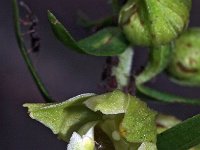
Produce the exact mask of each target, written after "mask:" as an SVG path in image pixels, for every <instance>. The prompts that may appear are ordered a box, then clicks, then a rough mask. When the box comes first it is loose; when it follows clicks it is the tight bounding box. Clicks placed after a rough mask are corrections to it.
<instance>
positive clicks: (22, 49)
mask: <svg viewBox="0 0 200 150" xmlns="http://www.w3.org/2000/svg"><path fill="white" fill-rule="evenodd" d="M13 15H14V16H13V17H14V25H15V26H14V28H15V34H16V38H17V43H18V46H19V48H20V52H21V54H22V56H23V58H24V61H25V63H26V65H27V67H28V69H29V71H30V73H31V75H32V77H33V79H34V81H35V83H36V85H37V87H38V89H39V91H40V93H41V94H42V96H43V97H44V99H45V101H46V102H53V99H52V98H51V97H50V96H49V94H48V92H47V90H46V88H45V86H44V85H43V83H42V81H41V79H40V77H39V75H38V74H37V72H36V70H35V68H34V66H33V64H32V62H31V60H30V58H29V56H28V52H27V48H26V46H25V44H24V41H23V38H22V34H21V29H20V22H19V9H18V6H17V1H16V0H13Z"/></svg>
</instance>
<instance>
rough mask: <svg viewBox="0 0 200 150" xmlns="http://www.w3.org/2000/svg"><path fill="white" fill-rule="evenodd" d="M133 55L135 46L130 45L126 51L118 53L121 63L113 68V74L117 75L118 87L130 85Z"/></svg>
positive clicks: (122, 87)
mask: <svg viewBox="0 0 200 150" xmlns="http://www.w3.org/2000/svg"><path fill="white" fill-rule="evenodd" d="M133 56H134V51H133V48H132V47H128V48H127V49H126V51H125V52H124V53H122V54H120V55H118V58H119V63H118V65H117V66H113V68H112V75H113V76H115V77H116V81H117V88H118V89H121V90H123V89H124V87H127V86H128V85H129V81H130V76H131V68H132V60H133Z"/></svg>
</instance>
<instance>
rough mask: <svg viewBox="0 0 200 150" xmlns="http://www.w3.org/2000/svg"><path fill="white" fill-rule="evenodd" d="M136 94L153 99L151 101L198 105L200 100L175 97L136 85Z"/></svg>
mask: <svg viewBox="0 0 200 150" xmlns="http://www.w3.org/2000/svg"><path fill="white" fill-rule="evenodd" d="M137 92H138V94H140V95H145V96H147V97H149V98H153V100H156V101H161V102H166V103H183V104H191V105H200V99H194V98H186V97H182V96H177V95H173V94H169V93H166V92H161V91H157V90H155V89H152V88H149V87H146V86H144V85H137Z"/></svg>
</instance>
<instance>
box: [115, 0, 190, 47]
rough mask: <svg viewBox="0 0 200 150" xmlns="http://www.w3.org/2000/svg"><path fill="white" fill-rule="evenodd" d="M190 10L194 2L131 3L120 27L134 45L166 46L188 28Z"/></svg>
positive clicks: (125, 8) (149, 0)
mask: <svg viewBox="0 0 200 150" xmlns="http://www.w3.org/2000/svg"><path fill="white" fill-rule="evenodd" d="M190 8H191V0H129V1H128V2H127V3H126V4H125V5H124V6H123V7H122V9H121V11H120V16H119V24H120V26H121V27H122V29H123V31H124V34H125V35H126V37H127V39H128V40H129V41H130V42H131V43H132V44H134V45H140V46H151V45H154V46H158V45H162V44H167V43H169V42H170V41H172V40H173V39H175V38H176V37H177V36H178V35H179V34H180V33H181V32H182V31H183V30H184V29H185V28H186V27H187V24H188V20H189V12H190Z"/></svg>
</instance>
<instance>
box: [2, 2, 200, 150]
mask: <svg viewBox="0 0 200 150" xmlns="http://www.w3.org/2000/svg"><path fill="white" fill-rule="evenodd" d="M25 2H26V3H28V4H29V5H30V7H31V8H32V9H33V11H34V12H35V14H36V15H37V16H38V18H39V20H40V24H39V27H40V29H39V31H40V36H41V43H42V47H41V51H40V52H39V53H38V54H35V55H33V62H34V64H35V66H36V67H37V70H38V72H39V74H40V76H41V78H42V80H43V82H44V83H45V85H46V86H47V88H48V90H49V92H50V94H51V95H52V96H53V97H54V98H55V99H56V100H57V101H63V100H65V99H68V98H70V97H73V96H76V95H78V94H81V93H86V92H96V93H99V92H100V90H99V89H98V88H97V85H98V83H99V81H100V74H101V72H102V68H103V65H104V61H105V58H104V57H93V56H85V55H79V54H76V53H74V52H72V51H69V50H68V49H66V48H65V47H64V46H63V45H62V44H61V43H60V42H58V41H57V40H56V39H55V38H54V36H53V34H52V32H51V29H50V26H49V24H48V21H47V15H46V11H47V10H48V9H49V10H51V11H53V12H54V13H55V15H56V16H57V17H58V19H59V20H60V21H61V22H63V23H64V24H65V26H66V27H67V28H68V29H69V31H70V32H71V33H72V35H74V37H75V38H76V39H80V38H83V37H85V36H87V35H88V34H89V33H88V32H87V31H85V30H83V29H82V28H81V27H80V26H78V25H77V23H76V18H77V15H76V14H77V11H78V10H82V11H84V12H85V13H87V14H88V15H89V17H91V18H92V19H97V18H100V17H103V16H106V15H108V14H109V13H110V12H111V11H110V6H109V5H108V4H107V0H84V1H83V0H56V1H55V0H54V1H53V0H48V1H44V0H43V1H41V0H34V1H28V0H26V1H25ZM199 8H200V1H198V0H196V1H193V9H192V12H191V22H190V26H200V19H199V18H200V10H199ZM146 59H147V54H146V51H145V50H144V49H141V48H139V49H137V51H136V56H135V62H136V63H137V64H134V67H136V66H139V65H142V64H144V63H145V60H146ZM152 85H153V86H155V87H157V88H159V89H161V90H166V91H169V92H173V93H177V94H180V95H185V96H189V97H199V98H200V92H199V91H200V89H199V88H183V87H180V86H177V85H175V84H173V83H171V82H169V80H168V79H167V78H166V75H160V76H159V77H158V78H157V79H156V82H155V83H153V84H152ZM28 102H31V103H32V102H43V99H42V97H41V96H40V94H39V92H38V90H37V88H36V86H35V84H34V82H33V80H32V78H31V75H30V73H29V72H28V70H27V68H26V65H25V64H24V61H23V59H22V57H21V55H20V53H19V49H18V47H17V44H16V40H15V35H14V31H13V23H12V8H11V1H10V0H0V150H43V149H48V150H59V149H66V144H65V143H64V142H62V141H59V140H57V138H56V136H55V135H53V134H52V133H51V131H50V130H49V129H47V128H46V127H44V126H43V125H41V124H40V123H38V122H36V121H34V120H32V119H30V118H29V117H28V114H27V110H26V109H25V108H23V107H22V104H24V103H28ZM150 105H151V106H152V107H153V108H155V109H156V110H159V111H161V112H164V113H168V114H173V115H176V116H177V117H179V118H181V119H186V118H188V117H191V116H193V115H195V114H197V113H199V112H200V107H194V106H186V105H180V104H167V105H166V104H159V103H155V102H154V103H150Z"/></svg>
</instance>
